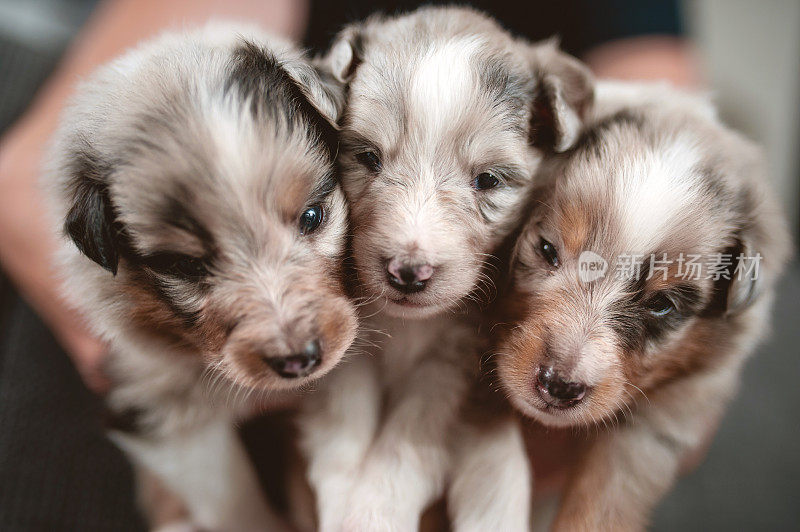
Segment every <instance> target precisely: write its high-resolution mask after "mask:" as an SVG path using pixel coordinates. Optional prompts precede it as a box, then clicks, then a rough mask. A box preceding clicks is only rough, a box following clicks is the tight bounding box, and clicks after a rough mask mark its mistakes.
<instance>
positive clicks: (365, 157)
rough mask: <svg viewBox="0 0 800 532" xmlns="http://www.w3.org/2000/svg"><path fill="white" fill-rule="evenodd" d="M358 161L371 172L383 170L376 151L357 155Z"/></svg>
mask: <svg viewBox="0 0 800 532" xmlns="http://www.w3.org/2000/svg"><path fill="white" fill-rule="evenodd" d="M356 159H357V160H358V162H360V163H361V164H363V165H364V166H365V167H366V168H367V170H369V171H370V172H378V171H380V169H381V159H380V157H378V154H377V153H375V152H374V151H365V152H362V153H359V154H357V155H356Z"/></svg>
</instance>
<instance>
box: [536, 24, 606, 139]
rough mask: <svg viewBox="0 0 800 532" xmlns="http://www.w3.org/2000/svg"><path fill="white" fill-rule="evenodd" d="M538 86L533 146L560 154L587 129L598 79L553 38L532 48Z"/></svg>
mask: <svg viewBox="0 0 800 532" xmlns="http://www.w3.org/2000/svg"><path fill="white" fill-rule="evenodd" d="M529 48H530V52H529V58H530V62H531V66H532V68H533V72H534V77H535V79H536V83H537V86H536V88H535V91H536V92H535V96H534V101H533V108H532V110H531V130H530V131H531V143H532V144H533V145H534V146H537V147H539V148H542V149H546V150H552V151H554V152H556V153H560V152H563V151H566V150H568V149H570V148H571V147H572V146H573V145H574V144H575V141H577V139H578V137H579V135H580V133H581V131H582V130H583V124H584V119H585V117H586V115H587V114H588V112H589V110H590V109H591V106H592V104H593V103H594V78H593V76H592V74H591V72H590V71H589V69H588V67H586V65H584V64H583V63H581V62H580V61H578V60H577V59H575V58H574V57H572V56H570V55H568V54H565V53H564V52H562V51H561V50H559V49H558V43H557V42H556V41H555V40H553V39H551V40H549V41H546V42H544V43H539V44H535V45H532V46H529Z"/></svg>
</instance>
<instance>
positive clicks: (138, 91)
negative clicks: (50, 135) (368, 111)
mask: <svg viewBox="0 0 800 532" xmlns="http://www.w3.org/2000/svg"><path fill="white" fill-rule="evenodd" d="M336 87H338V85H328V84H325V83H323V82H322V80H321V78H320V76H319V74H318V72H317V71H316V70H315V69H314V68H312V67H311V66H310V64H309V63H308V62H307V61H306V60H305V59H304V58H303V56H302V55H301V54H300V53H299V52H297V51H296V50H295V49H293V48H292V47H291V46H289V45H288V44H286V43H283V42H281V41H279V40H276V39H274V38H272V37H269V36H267V35H265V34H264V33H263V32H261V31H260V30H258V29H255V28H249V27H243V26H236V25H227V24H211V25H209V26H207V27H204V28H202V29H200V30H195V31H190V32H184V33H168V34H165V35H163V36H161V37H158V38H156V39H154V40H153V41H150V42H148V43H145V44H143V45H141V46H139V47H138V48H136V49H134V50H133V51H131V52H129V53H127V54H126V55H124V56H122V57H121V58H119V59H117V60H116V61H114V62H112V63H111V64H110V65H108V66H106V67H104V68H102V69H101V70H100V71H99V72H98V73H97V74H95V75H94V76H93V77H92V78H91V79H90V80H89V81H88V82H87V83H86V84H84V85H83V86H82V87H81V88H80V89H79V90H78V93H77V97H76V98H75V101H74V103H73V105H72V106H71V107H70V108H69V109H68V110H67V112H66V113H65V117H64V123H63V126H62V127H61V129H60V132H59V133H58V136H57V139H56V143H55V149H54V156H53V165H52V170H51V171H50V172H49V174H48V176H47V181H48V185H49V186H50V188H51V189H52V191H53V197H54V200H55V202H54V203H55V207H54V210H55V213H56V216H57V218H58V219H59V224H63V227H64V230H65V232H66V235H67V236H68V237H69V238H68V239H65V245H64V246H63V252H62V261H61V264H62V265H63V270H64V272H65V275H66V286H67V288H68V292H69V298H70V300H71V301H72V302H73V303H75V304H76V305H77V306H78V307H79V308H80V309H81V310H82V311H83V312H84V313H85V314H86V316H87V317H88V318H89V321H90V323H91V325H92V326H93V328H94V330H95V331H97V332H98V333H99V334H100V335H102V337H103V338H104V339H105V340H107V341H108V342H109V345H110V351H111V353H110V357H109V368H108V370H109V373H110V375H111V377H112V379H113V386H112V389H111V392H110V394H109V396H108V398H107V402H108V406H109V409H110V413H111V417H110V419H111V422H112V428H114V429H116V430H113V431H112V432H111V434H112V438H113V439H114V440H115V441H117V442H118V443H119V445H120V446H121V447H122V448H123V449H124V450H126V451H127V452H128V453H129V454H130V455H131V457H132V458H133V459H134V461H135V462H137V463H139V464H141V465H144V466H146V467H147V468H149V469H151V470H153V472H155V473H156V474H157V475H158V476H159V477H160V478H161V480H162V481H163V482H164V483H165V484H166V485H167V486H168V487H169V488H170V489H171V490H172V491H174V492H175V493H177V494H178V495H179V496H180V497H181V498H182V499H184V502H185V503H186V505H187V507H188V510H189V511H190V514H191V517H192V520H193V521H194V523H195V524H196V525H198V526H200V527H202V528H204V529H213V530H261V529H264V527H267V528H269V529H271V530H272V529H276V528H279V527H280V524H279V523H278V522H277V520H276V519H275V518H274V516H272V515H271V512H270V511H269V510H268V508H267V507H266V506H265V502H264V501H263V500H262V497H261V491H260V489H259V487H258V484H257V482H256V479H255V475H254V473H253V472H252V471H251V470H250V467H249V465H248V463H247V459H246V456H245V453H244V450H243V449H241V447H240V444H239V442H238V440H237V437H236V435H235V433H234V429H233V422H234V421H235V420H236V419H237V418H239V417H240V416H242V415H245V414H247V413H248V412H250V411H251V410H252V409H254V408H255V407H256V406H257V405H258V404H259V402H260V401H262V400H264V399H265V398H266V397H267V395H269V393H270V392H271V391H275V390H290V389H296V388H298V387H299V386H302V385H304V384H306V383H307V382H309V381H311V380H313V379H315V378H317V377H319V376H321V375H323V374H324V373H326V372H327V371H328V370H330V369H331V368H332V367H333V366H334V365H336V363H337V362H338V361H339V360H340V358H341V357H342V355H343V354H344V352H345V350H346V349H347V348H348V347H349V346H350V344H351V343H352V341H353V339H354V336H355V332H356V316H355V310H354V307H353V305H352V304H351V303H350V301H349V300H348V299H347V298H346V297H345V294H344V292H343V288H342V285H341V281H340V273H341V271H340V270H341V259H342V255H343V253H344V246H345V238H346V232H347V223H346V215H347V209H346V205H345V198H344V195H343V192H342V190H341V189H340V187H339V185H338V177H337V174H336V171H335V167H334V156H335V154H336V151H337V149H338V144H337V142H338V141H337V132H336V130H335V126H334V125H333V124H334V123H335V120H336V118H337V116H338V112H339V109H340V106H341V94H340V93H337V90H338V89H337V88H336ZM309 209H311V210H313V212H312V213H311V214H309V213H308V211H309ZM315 216H321V217H322V220H321V223H320V224H318V225H316V221H315V220H316V218H315ZM309 353H311V355H309ZM312 355H313V357H312ZM289 377H294V378H289Z"/></svg>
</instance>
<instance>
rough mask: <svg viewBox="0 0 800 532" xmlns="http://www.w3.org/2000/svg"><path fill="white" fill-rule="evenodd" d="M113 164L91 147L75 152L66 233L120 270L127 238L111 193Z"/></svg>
mask: <svg viewBox="0 0 800 532" xmlns="http://www.w3.org/2000/svg"><path fill="white" fill-rule="evenodd" d="M109 172H110V167H109V166H108V165H106V164H104V163H101V162H100V159H99V158H98V157H97V156H96V155H95V154H94V153H92V152H90V151H88V150H84V151H80V152H78V153H76V154H75V158H74V167H73V170H72V174H73V177H72V179H73V190H72V207H70V209H69V212H68V213H67V217H66V219H65V221H64V232H65V233H66V234H67V235H68V236H69V237H70V238H71V239H72V241H73V242H75V245H76V246H77V247H78V249H79V250H80V251H81V253H83V254H84V255H86V256H87V257H89V258H90V259H92V260H93V261H94V262H96V263H97V264H99V265H100V266H102V267H103V268H105V269H106V270H108V271H110V272H111V273H113V274H114V275H116V273H117V267H118V265H119V258H120V255H121V254H122V252H123V248H124V246H125V242H126V237H125V231H124V230H123V227H122V224H121V223H120V222H118V221H117V216H116V212H115V209H114V206H113V204H112V202H111V198H110V197H109V193H108V181H107V177H108V174H109Z"/></svg>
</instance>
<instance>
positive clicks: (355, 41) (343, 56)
mask: <svg viewBox="0 0 800 532" xmlns="http://www.w3.org/2000/svg"><path fill="white" fill-rule="evenodd" d="M361 40H362V32H361V25H360V24H354V25H351V26H348V27H346V28H345V29H343V30H342V31H341V32H339V34H338V35H337V36H336V39H335V40H334V41H333V44H332V45H331V48H330V50H328V53H327V54H326V55H325V57H324V58H323V64H324V65H325V68H326V69H327V70H328V71H329V72H330V73H331V75H333V77H334V78H335V79H336V80H337V81H338V82H339V83H347V82H349V81H350V80H351V79H353V74H355V72H356V69H357V68H358V65H359V64H361V60H362V49H363V46H362V43H361Z"/></svg>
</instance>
